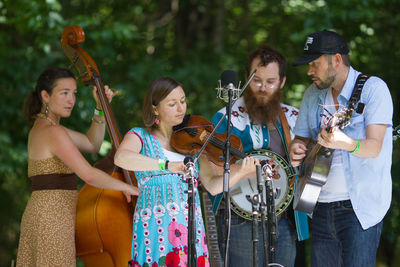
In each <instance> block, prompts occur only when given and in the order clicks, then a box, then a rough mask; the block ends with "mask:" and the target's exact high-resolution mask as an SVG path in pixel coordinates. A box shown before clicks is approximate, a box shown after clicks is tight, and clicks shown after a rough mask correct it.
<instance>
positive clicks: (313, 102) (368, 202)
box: [294, 67, 393, 230]
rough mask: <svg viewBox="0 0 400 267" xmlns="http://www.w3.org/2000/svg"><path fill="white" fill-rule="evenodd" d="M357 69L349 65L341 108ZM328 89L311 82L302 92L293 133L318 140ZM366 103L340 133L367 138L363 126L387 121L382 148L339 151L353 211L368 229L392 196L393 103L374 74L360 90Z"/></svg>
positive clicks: (351, 89)
mask: <svg viewBox="0 0 400 267" xmlns="http://www.w3.org/2000/svg"><path fill="white" fill-rule="evenodd" d="M358 74H360V72H358V71H356V70H354V69H353V68H352V67H350V70H349V74H348V77H347V79H346V83H345V84H344V87H343V89H342V92H341V93H340V95H339V96H338V102H339V104H340V107H341V108H342V107H347V104H348V101H349V99H350V97H351V94H352V92H353V88H354V85H355V82H356V80H357V76H358ZM327 91H328V89H322V90H320V89H318V88H317V87H316V86H315V84H312V85H311V86H310V87H309V88H308V89H307V90H306V92H305V94H304V97H303V102H302V103H301V107H300V114H299V117H298V119H297V121H296V126H295V129H294V132H295V134H296V135H297V136H301V137H306V138H312V139H313V140H317V136H318V133H319V132H320V131H321V120H322V119H323V118H322V117H321V116H320V114H323V106H322V105H323V104H324V101H325V96H326V93H327ZM360 102H361V103H364V104H365V108H364V112H363V114H358V113H356V112H354V114H353V117H352V118H351V119H350V125H348V126H347V127H346V128H344V129H343V132H344V133H345V134H347V135H348V136H349V137H351V138H353V139H356V140H363V139H365V137H366V127H367V126H368V125H371V124H386V133H385V137H384V140H383V143H382V149H381V152H380V153H379V155H378V156H377V157H376V158H360V157H357V156H355V155H352V154H350V153H349V152H347V151H345V150H340V151H341V153H342V158H343V166H344V172H345V179H346V184H347V188H348V190H349V195H350V200H351V203H352V205H353V209H354V212H355V214H356V216H357V218H358V220H359V221H360V224H361V226H362V228H363V229H364V230H365V229H368V228H369V227H371V226H374V225H376V224H377V223H379V222H380V221H381V220H382V219H383V217H384V216H385V214H386V212H387V211H388V209H389V207H390V202H391V198H392V177H391V174H390V168H391V165H392V148H393V139H392V116H393V102H392V97H391V95H390V92H389V88H388V87H387V85H386V83H385V82H384V81H383V80H382V79H380V78H378V77H375V76H372V77H370V78H369V79H368V80H367V82H366V83H365V85H364V88H363V90H362V93H361V99H360Z"/></svg>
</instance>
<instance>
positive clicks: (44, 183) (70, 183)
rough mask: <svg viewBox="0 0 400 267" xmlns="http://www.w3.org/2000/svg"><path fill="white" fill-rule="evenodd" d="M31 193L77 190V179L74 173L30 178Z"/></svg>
mask: <svg viewBox="0 0 400 267" xmlns="http://www.w3.org/2000/svg"><path fill="white" fill-rule="evenodd" d="M30 179H31V187H30V191H31V192H33V191H37V190H56V189H63V190H76V189H77V181H76V180H77V179H76V175H75V174H74V173H69V174H43V175H35V176H32V177H30Z"/></svg>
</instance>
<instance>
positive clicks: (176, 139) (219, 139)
mask: <svg viewBox="0 0 400 267" xmlns="http://www.w3.org/2000/svg"><path fill="white" fill-rule="evenodd" d="M213 130H214V126H213V124H212V123H211V122H209V121H208V120H207V119H206V118H204V117H202V116H198V115H185V117H184V119H183V122H182V123H181V124H179V125H177V126H174V127H173V133H172V136H171V141H170V144H171V146H172V147H173V148H174V149H175V150H176V151H178V152H179V153H181V154H184V155H194V154H196V153H199V152H200V149H201V148H202V146H203V145H204V144H205V142H206V141H207V139H208V137H209V136H210V134H211V132H212V131H213ZM226 136H227V134H226V133H223V134H220V133H217V132H215V133H214V135H213V136H212V137H211V139H210V141H209V143H208V144H207V146H206V148H205V150H204V151H205V152H206V156H207V158H208V160H210V161H211V162H213V163H214V164H216V165H218V166H223V165H224V163H225V162H224V155H223V151H224V149H225V140H226ZM230 143H231V146H230V152H231V153H230V159H229V163H230V164H233V163H235V162H236V161H237V160H239V159H242V158H243V157H245V156H246V154H245V153H243V152H242V150H243V145H242V142H241V141H240V138H239V137H237V136H236V135H233V134H232V135H231V136H230Z"/></svg>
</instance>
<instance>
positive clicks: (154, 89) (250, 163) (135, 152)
mask: <svg viewBox="0 0 400 267" xmlns="http://www.w3.org/2000/svg"><path fill="white" fill-rule="evenodd" d="M185 113H186V97H185V92H184V91H183V88H182V85H181V84H180V83H178V82H176V81H175V80H173V79H171V78H158V79H156V80H155V81H153V82H152V83H151V84H150V86H149V87H148V88H147V91H146V95H145V98H144V104H143V121H144V124H145V126H146V128H133V129H131V130H130V131H129V132H128V134H126V135H125V137H124V140H123V142H122V143H121V145H120V147H119V148H118V150H117V152H116V154H115V159H114V161H115V164H116V165H118V166H120V167H122V168H124V169H127V170H133V171H135V176H136V178H137V180H138V186H139V188H140V194H139V197H138V200H137V204H136V210H135V214H134V218H133V223H134V225H133V227H134V228H133V233H134V234H133V240H132V259H133V260H134V266H143V265H144V264H146V263H147V264H148V266H153V264H155V263H156V264H157V265H156V266H165V265H167V266H187V259H188V255H187V244H188V240H187V237H188V229H187V226H188V204H187V194H186V193H185V191H186V190H187V189H188V186H187V184H186V183H185V181H183V178H184V174H183V172H184V163H183V160H184V157H185V156H184V155H182V154H179V153H177V152H176V151H175V150H174V148H173V147H171V145H170V140H171V135H172V133H173V126H176V125H178V124H180V123H182V121H183V118H184V116H185ZM256 163H257V160H256V159H253V158H245V159H244V160H243V162H242V164H240V165H237V164H234V165H232V168H231V170H232V171H231V176H230V185H231V186H232V185H234V184H236V183H237V182H238V181H239V179H240V178H242V177H246V176H247V177H248V176H249V175H250V174H251V173H254V172H255V166H256ZM221 174H222V170H221V168H220V167H217V166H216V165H214V164H213V163H211V162H210V161H209V160H208V159H207V158H206V157H205V156H201V157H200V158H199V160H198V161H197V162H196V164H195V172H194V176H195V177H198V178H199V180H200V181H201V182H202V184H203V185H204V186H205V188H206V189H207V190H208V191H209V192H210V193H211V194H217V193H219V192H222V189H223V187H222V184H223V182H222V176H221ZM195 217H196V218H195V220H196V223H195V225H196V255H197V262H198V264H199V265H198V266H208V265H209V262H208V251H207V245H206V242H205V232H204V226H203V220H202V216H201V209H200V202H199V198H198V194H197V195H196V216H195Z"/></svg>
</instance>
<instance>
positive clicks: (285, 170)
mask: <svg viewBox="0 0 400 267" xmlns="http://www.w3.org/2000/svg"><path fill="white" fill-rule="evenodd" d="M239 152H240V153H239ZM231 153H232V154H234V153H235V156H238V157H240V158H245V157H247V156H250V157H254V158H256V159H259V160H260V161H261V160H265V161H266V162H267V163H268V164H269V165H270V166H271V169H272V173H273V175H272V187H273V191H274V192H277V194H276V197H275V212H276V216H279V215H280V214H281V213H282V212H284V211H285V210H286V208H287V207H288V206H289V204H290V202H291V201H292V198H293V186H292V185H293V182H294V178H295V175H296V170H295V169H294V168H293V167H292V165H290V164H289V163H288V162H287V161H286V160H285V159H284V158H283V157H282V156H280V155H279V154H277V153H275V152H272V151H270V150H266V149H262V150H257V151H252V152H249V153H247V154H246V153H243V152H241V151H231ZM263 187H264V188H263V193H264V199H267V196H266V192H267V190H266V188H265V184H263ZM254 194H258V190H257V179H256V177H249V178H242V179H241V180H240V181H239V182H238V183H237V184H235V185H234V186H232V188H231V189H230V196H231V209H232V210H233V212H235V213H236V214H237V215H238V216H240V217H242V218H244V219H247V220H252V218H253V212H252V206H251V203H250V202H249V201H248V200H247V198H246V195H254ZM265 219H268V218H267V216H265ZM258 220H259V221H261V215H260V214H259V215H258Z"/></svg>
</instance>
